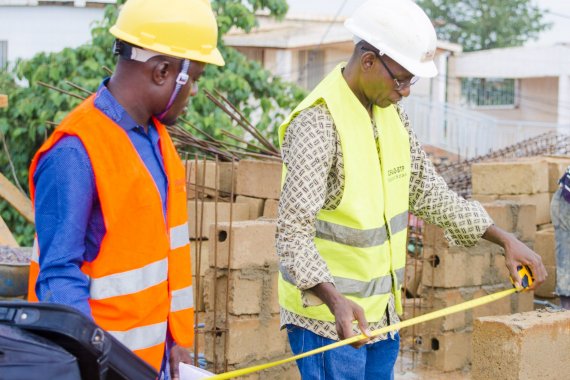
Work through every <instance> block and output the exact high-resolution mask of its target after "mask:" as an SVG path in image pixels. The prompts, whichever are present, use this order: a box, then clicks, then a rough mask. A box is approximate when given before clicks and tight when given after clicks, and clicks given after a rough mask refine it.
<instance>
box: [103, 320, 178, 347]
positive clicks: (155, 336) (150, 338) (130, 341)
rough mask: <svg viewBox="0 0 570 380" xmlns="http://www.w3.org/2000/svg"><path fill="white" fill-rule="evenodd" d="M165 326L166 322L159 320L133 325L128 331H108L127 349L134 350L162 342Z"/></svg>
mask: <svg viewBox="0 0 570 380" xmlns="http://www.w3.org/2000/svg"><path fill="white" fill-rule="evenodd" d="M167 327H168V326H167V324H166V322H161V323H156V324H154V325H147V326H142V327H135V328H134V329H130V330H128V331H109V333H111V334H112V335H113V336H114V337H115V338H116V339H117V340H118V341H119V342H121V343H123V344H124V345H125V346H127V347H128V348H129V349H131V350H132V351H136V350H144V349H145V348H149V347H152V346H156V345H158V344H162V343H164V337H165V336H166V329H167Z"/></svg>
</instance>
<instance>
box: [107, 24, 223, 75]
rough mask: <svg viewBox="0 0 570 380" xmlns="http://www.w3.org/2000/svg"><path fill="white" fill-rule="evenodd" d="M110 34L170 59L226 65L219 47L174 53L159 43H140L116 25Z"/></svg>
mask: <svg viewBox="0 0 570 380" xmlns="http://www.w3.org/2000/svg"><path fill="white" fill-rule="evenodd" d="M109 32H110V33H111V34H112V35H113V36H115V37H116V38H118V39H119V40H122V41H125V42H128V43H131V44H134V45H137V46H139V47H141V48H143V49H146V50H151V51H154V52H157V53H160V54H164V55H167V56H169V57H174V58H181V59H189V60H191V61H198V62H204V63H210V64H212V65H216V66H224V65H225V61H224V58H223V57H222V54H221V53H220V51H219V50H218V48H217V47H215V48H213V49H212V50H210V51H205V52H204V53H202V52H199V51H195V50H182V49H177V50H176V51H173V50H172V49H171V48H170V47H169V46H165V45H161V44H158V43H153V44H152V45H149V44H148V43H145V42H143V41H140V39H139V38H138V37H135V36H132V35H130V34H128V33H125V32H123V31H122V30H120V29H119V28H118V27H117V26H116V25H114V26H112V27H111V29H110V30H109Z"/></svg>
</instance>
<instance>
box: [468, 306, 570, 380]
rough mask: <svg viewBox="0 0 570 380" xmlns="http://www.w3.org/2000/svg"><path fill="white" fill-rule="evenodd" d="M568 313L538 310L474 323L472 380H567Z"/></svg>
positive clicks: (569, 335)
mask: <svg viewBox="0 0 570 380" xmlns="http://www.w3.org/2000/svg"><path fill="white" fill-rule="evenodd" d="M569 355H570V311H553V310H537V311H532V312H528V313H522V314H514V315H509V316H501V317H485V318H480V319H478V320H476V321H475V325H474V332H473V367H472V379H473V380H483V379H485V380H487V379H505V380H526V379H560V380H562V379H567V378H568V374H570V360H568V356H569Z"/></svg>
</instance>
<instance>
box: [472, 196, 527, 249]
mask: <svg viewBox="0 0 570 380" xmlns="http://www.w3.org/2000/svg"><path fill="white" fill-rule="evenodd" d="M483 207H484V208H485V210H486V211H487V213H489V216H490V217H491V219H493V222H495V224H496V225H497V226H499V227H501V228H502V229H504V230H505V231H508V232H512V233H514V234H515V235H516V236H517V238H519V239H520V240H523V241H533V240H534V234H535V232H536V206H535V205H533V204H519V203H516V202H512V201H506V200H497V201H494V202H492V203H484V204H483Z"/></svg>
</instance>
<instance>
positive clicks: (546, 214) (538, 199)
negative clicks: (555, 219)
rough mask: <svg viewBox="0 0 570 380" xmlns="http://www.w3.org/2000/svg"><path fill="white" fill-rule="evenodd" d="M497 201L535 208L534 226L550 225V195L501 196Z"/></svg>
mask: <svg viewBox="0 0 570 380" xmlns="http://www.w3.org/2000/svg"><path fill="white" fill-rule="evenodd" d="M499 199H503V200H508V201H513V202H517V203H521V204H523V203H524V204H532V205H535V206H536V222H535V223H536V224H545V223H550V193H535V194H532V195H526V194H525V195H501V196H500V197H499Z"/></svg>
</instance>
